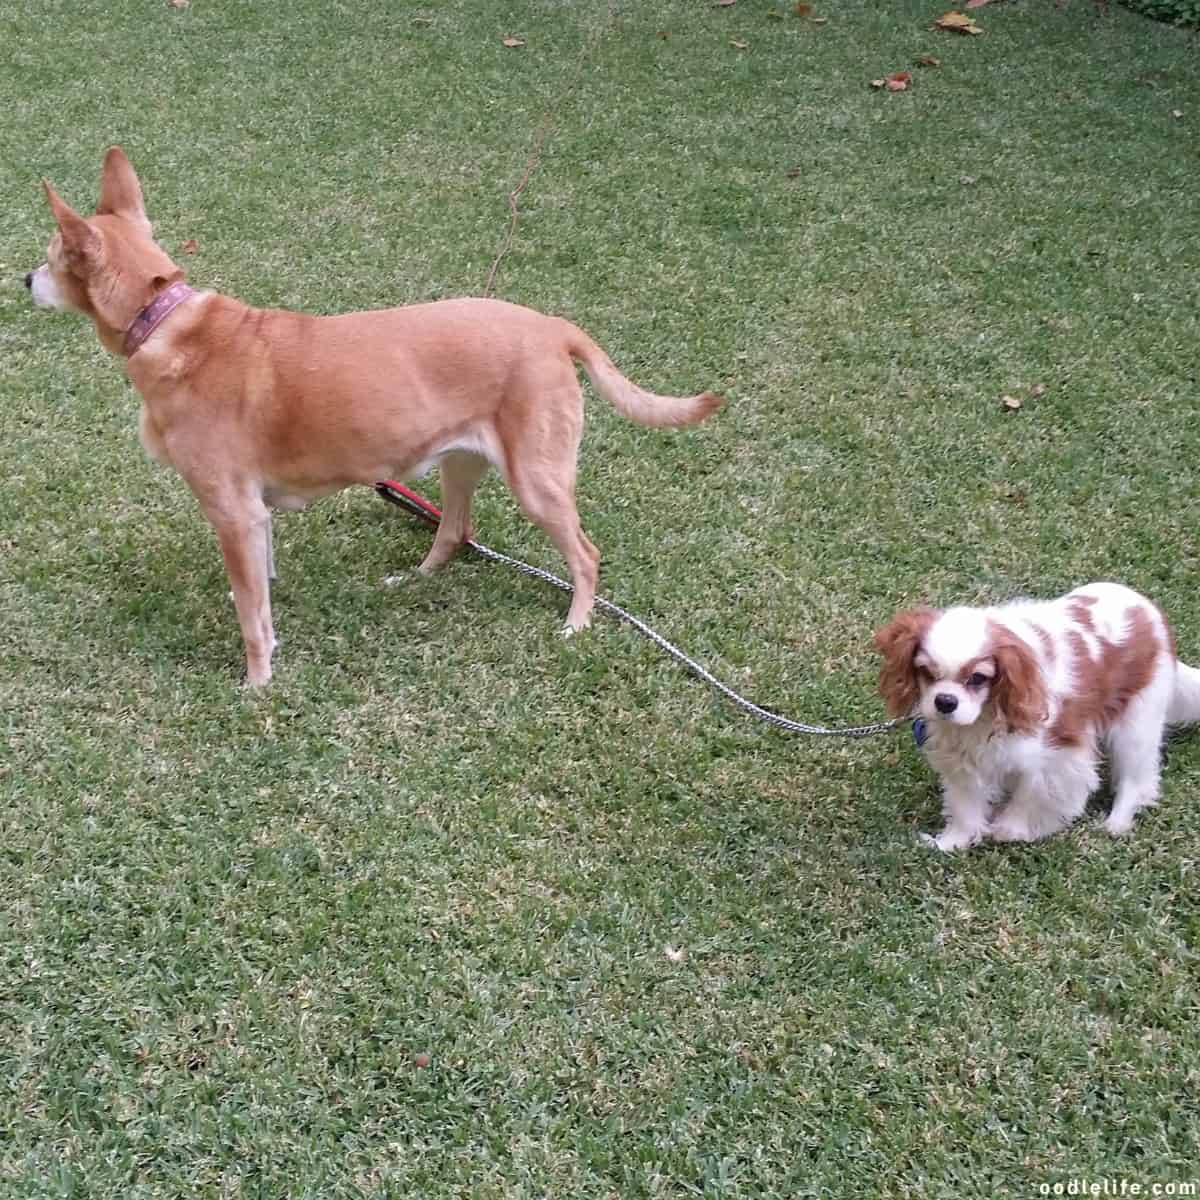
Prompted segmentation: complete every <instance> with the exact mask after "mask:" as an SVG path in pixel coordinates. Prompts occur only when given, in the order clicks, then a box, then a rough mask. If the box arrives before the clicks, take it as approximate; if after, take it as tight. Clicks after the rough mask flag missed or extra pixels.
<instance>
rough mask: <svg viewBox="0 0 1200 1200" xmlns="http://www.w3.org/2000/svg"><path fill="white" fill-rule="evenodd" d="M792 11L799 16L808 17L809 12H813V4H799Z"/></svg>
mask: <svg viewBox="0 0 1200 1200" xmlns="http://www.w3.org/2000/svg"><path fill="white" fill-rule="evenodd" d="M792 12H794V13H795V14H796V16H798V17H807V16H808V14H809V13H811V12H812V5H811V4H797V5H796V7H795V8H793V9H792Z"/></svg>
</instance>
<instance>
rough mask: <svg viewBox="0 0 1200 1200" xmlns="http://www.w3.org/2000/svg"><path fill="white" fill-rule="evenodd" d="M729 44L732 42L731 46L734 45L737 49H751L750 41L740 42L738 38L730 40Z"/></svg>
mask: <svg viewBox="0 0 1200 1200" xmlns="http://www.w3.org/2000/svg"><path fill="white" fill-rule="evenodd" d="M729 44H730V45H731V46H732V47H733V48H734V49H735V50H749V49H750V43H749V42H739V41H738V40H737V39H736V38H734V39H732V40H731V41H730V43H729Z"/></svg>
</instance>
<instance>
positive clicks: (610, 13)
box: [483, 0, 617, 296]
mask: <svg viewBox="0 0 1200 1200" xmlns="http://www.w3.org/2000/svg"><path fill="white" fill-rule="evenodd" d="M616 8H617V0H608V9H607V11H606V13H605V15H604V18H603V19H602V20H600V21H598V22H597V23H596V25H595V27H594V28H593V30H592V33H591V36H590V37H589V38H588V40H587V43H586V45H585V46H584V48H583V50H582V52H581V53H580V55H579V61H578V62H577V63H576V64H575V71H574V73H573V74H572V76H571V79H570V82H568V84H567V86H566V87H565V88H563V90H562V91H561V92H560V93H559V94H558V96H556V97H555V99H554V103H553V104H551V105H550V107H549V108H547V109H546V111H545V112H544V113H543V114H542V119H541V122H540V123H539V125H538V130H537V133H536V134H535V135H534V139H533V147H532V149H531V150H530V151H529V157H528V158H527V159H526V160H525V169H524V170H523V171H522V172H521V178H520V179H519V180H517V186H516V187H515V188H513V190H512V191H511V192H509V193H508V211H509V214H510V216H509V222H508V229H507V231H506V232H505V235H504V240H503V241H502V242H501V243H500V250H499V252H498V253H497V255H496V258H495V261H494V262H493V263H492V269H491V270H490V271H489V272H488V277H487V283H485V284H484V285H483V294H484V296H490V295H491V294H492V286H493V285H494V284H495V282H496V272H497V271H499V269H500V262H501V260H502V259H503V258H504V256H505V255H506V254H507V253H508V252H509V250H510V249H512V244H513V241H514V239H515V238H516V236H517V225H518V223H519V222H520V219H521V213H520V209H519V208H518V206H517V201H518V200H520V198H521V193H522V192H523V191H524V190H525V187H526V185H527V184H528V183H529V180H530V179H531V178H532V177H533V173H534V171H536V170H537V168H538V164H539V163H540V162H541V159H542V150H543V148H544V147H545V145H546V142H547V141H548V140H549V138H550V135H551V134H552V133H553V132H554V129H555V125H556V124H557V121H556V114H557V113H558V112H559V111H560V110H561V108H562V105H563V103H564V101H566V99H567V98H568V97H569V96H570V95H571V93H572V92H573V91H574V90H575V88H576V86H577V85H578V83H579V77H580V75H582V74H583V68H584V65H585V64H586V63H587V60H588V59H589V58H591V56H592V54H593V52H594V51H595V49H596V47H597V45H599V43H600V38H601V37H602V36H603V35H604V32H605V30H606V29H607V28H608V26H609V25H610V24H611V23H612V20H613V17H614V16H615V15H616Z"/></svg>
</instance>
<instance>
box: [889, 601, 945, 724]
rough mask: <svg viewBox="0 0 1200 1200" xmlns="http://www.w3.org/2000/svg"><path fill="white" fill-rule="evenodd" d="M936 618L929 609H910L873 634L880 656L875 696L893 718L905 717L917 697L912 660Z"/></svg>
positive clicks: (918, 690) (915, 677) (919, 696)
mask: <svg viewBox="0 0 1200 1200" xmlns="http://www.w3.org/2000/svg"><path fill="white" fill-rule="evenodd" d="M937 616H938V614H937V612H936V611H935V610H934V609H932V608H910V609H908V610H907V611H906V612H901V613H897V614H896V615H895V616H894V617H893V618H892V619H891V620H890V621H889V622H888V623H887V624H886V625H884V626H883V627H882V628H880V629H878V630H876V631H875V649H876V650H878V651H879V653H880V654H882V655H883V666H882V667H880V669H879V694H880V695H881V696H882V697H883V702H884V704H885V705H886V706H887V710H888V712H889V714H890V715H891V716H893V717H907V716H908V715H909V714H910V713H911V712H912V710H913V708H914V707H915V706H916V703H917V701H918V700H919V699H920V698H921V684H920V680H919V679H918V678H917V669H916V667H915V666H914V665H913V659H914V658H916V656H917V651H918V650H919V649H920V648H921V642H922V641H923V640H924V638H925V635H926V634H927V633H928V632H929V627H930V626H931V625H932V624H933V623H934V621H936V620H937Z"/></svg>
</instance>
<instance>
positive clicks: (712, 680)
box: [375, 480, 905, 738]
mask: <svg viewBox="0 0 1200 1200" xmlns="http://www.w3.org/2000/svg"><path fill="white" fill-rule="evenodd" d="M375 491H376V492H377V493H378V494H379V495H380V496H382V497H383V499H385V500H387V501H389V502H390V503H392V504H395V505H398V506H399V507H400V508H406V509H408V511H409V512H411V513H414V514H415V515H416V516H418V517H420V518H421V519H422V520H423V521H426V522H428V523H429V524H431V525H436V524H437V523H438V521H439V520H440V519H441V513H440V512H439V511H438V509H437V508H435V507H434V506H433V505H432V504H430V503H429V501H428V500H426V499H425V498H424V497H423V496H420V495H418V494H417V493H416V492H413V491H411V490H410V489H409V488H407V487H405V486H404V485H403V484H400V483H395V482H393V481H392V480H385V481H381V482H379V483H377V484H376V485H375ZM467 545H468V546H470V548H471V549H472V550H474V551H475V553H476V554H478V555H480V556H481V557H482V558H486V559H490V560H491V561H492V562H497V563H502V564H503V565H504V566H506V567H512V568H514V569H515V570H517V571H520V572H521V574H522V575H530V576H532V577H533V578H534V579H540V580H542V582H544V583H549V584H552V585H553V586H554V587H556V588H560V589H561V590H562V591H564V592H573V591H574V590H575V589H574V588H573V587H572V586H571V585H570V584H569V583H568V582H567V581H566V580H565V579H560V578H559V577H558V576H557V575H554V574H552V573H551V572H549V571H543V570H542V568H541V567H534V566H531V565H530V564H529V563H527V562H522V561H521V560H520V559H519V558H512V557H511V556H509V555H507V554H501V553H500V551H499V550H493V549H492V548H491V547H490V546H484V545H482V544H481V543H479V542H473V541H468V542H467ZM596 607H597V608H598V609H600V610H601V611H603V612H606V613H609V614H611V615H612V616H614V617H616V618H618V620H621V621H624V622H625V623H626V624H627V625H631V626H633V628H634V629H636V630H637V631H638V632H639V633H641V634H643V635H644V636H645V637H647V638H649V639H650V641H652V642H653V643H654V644H655V645H656V646H657V647H658V648H659V649H660V650H662V651H664V652H665V653H666V654H669V655H670V656H671V657H672V658H673V659H675V660H676V661H677V662H679V663H682V664H683V665H684V666H685V667H687V669H688V670H689V671H691V672H692V674H693V675H697V676H699V678H701V679H703V680H704V682H705V683H707V684H708V685H709V686H710V687H712V688H715V689H716V690H717V691H718V692H720V693H721V695H722V696H724V697H725V698H726V699H727V700H731V701H732V702H733V703H734V704H736V705H737V706H738V707H739V708H741V709H744V710H745V711H746V712H748V713H750V714H751V715H752V716H755V717H758V718H759V719H760V720H762V721H766V722H767V723H768V724H770V725H774V726H775V727H776V728H778V729H785V730H787V731H788V732H789V733H804V734H809V735H811V736H814V737H844V738H863V737H870V736H871V735H872V734H876V733H887V732H888V731H889V730H891V729H895V728H896V726H898V725H903V724H904V722H905V719H904V718H902V717H901V718H896V719H893V720H890V721H876V722H875V723H874V724H871V725H846V726H829V725H809V724H806V723H805V722H804V721H793V720H792V719H791V718H790V717H782V716H780V715H779V714H778V713H773V712H771V711H770V710H769V709H766V708H761V707H759V705H757V704H755V703H754V702H753V701H752V700H747V699H746V697H745V696H742V695H740V694H739V693H738V692H735V691H734V690H733V688H731V687H729V685H728V684H725V683H722V682H721V681H720V680H719V679H718V678H717V677H716V676H715V675H714V674H713V673H712V672H711V671H710V670H708V668H707V667H704V666H702V665H701V664H700V663H698V662H697V661H696V660H695V659H694V658H692V657H690V656H689V655H687V654H685V653H684V652H683V651H682V650H680V648H679V647H678V646H676V645H675V644H674V643H673V642H669V641H667V639H666V638H665V637H663V636H662V634H661V633H658V632H657V631H656V630H654V629H651V628H650V626H649V625H647V624H646V622H645V621H643V620H641V619H640V618H638V617H635V616H634V615H633V614H632V613H631V612H627V611H626V610H625V609H623V608H622V607H621V606H620V605H619V604H614V603H613V602H612V601H611V600H605V599H604V597H603V596H597V597H596Z"/></svg>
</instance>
